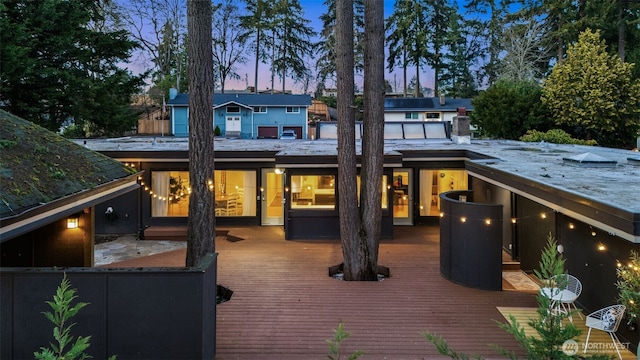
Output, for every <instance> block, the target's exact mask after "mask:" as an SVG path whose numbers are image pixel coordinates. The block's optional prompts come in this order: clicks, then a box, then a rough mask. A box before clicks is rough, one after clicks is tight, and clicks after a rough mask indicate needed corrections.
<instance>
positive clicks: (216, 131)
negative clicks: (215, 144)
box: [213, 125, 222, 136]
mask: <svg viewBox="0 0 640 360" xmlns="http://www.w3.org/2000/svg"><path fill="white" fill-rule="evenodd" d="M220 134H222V131H220V126H218V125H216V127H215V129H213V135H215V136H220Z"/></svg>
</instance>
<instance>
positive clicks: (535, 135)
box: [520, 129, 598, 146]
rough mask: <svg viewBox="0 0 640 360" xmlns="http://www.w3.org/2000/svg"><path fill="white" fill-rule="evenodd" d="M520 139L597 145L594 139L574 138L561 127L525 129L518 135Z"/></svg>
mask: <svg viewBox="0 0 640 360" xmlns="http://www.w3.org/2000/svg"><path fill="white" fill-rule="evenodd" d="M520 141H524V142H540V141H545V142H548V143H552V144H578V145H591V146H594V145H598V142H597V141H595V140H581V139H574V138H572V137H571V135H569V134H568V133H567V132H565V131H564V130H561V129H551V130H549V131H547V132H541V131H538V130H527V132H526V133H525V134H524V135H522V136H521V137H520Z"/></svg>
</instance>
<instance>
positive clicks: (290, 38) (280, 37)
mask: <svg viewBox="0 0 640 360" xmlns="http://www.w3.org/2000/svg"><path fill="white" fill-rule="evenodd" d="M274 10H275V11H274V15H275V16H274V19H275V22H274V26H273V27H272V29H273V30H274V40H275V41H274V45H275V46H274V49H275V53H274V54H275V57H274V58H273V59H272V62H273V64H272V71H274V72H275V73H278V74H279V76H280V79H281V81H282V92H283V93H284V92H285V90H286V78H287V76H290V77H291V78H293V79H294V80H295V81H298V80H301V79H303V78H304V76H305V75H306V74H307V72H308V71H309V70H308V68H307V64H306V62H305V61H304V59H305V57H306V56H308V55H311V54H312V53H313V43H312V42H311V38H312V37H313V36H315V32H314V31H313V29H312V28H311V27H310V26H309V25H308V23H309V20H307V19H305V18H304V17H302V16H301V15H300V14H302V13H303V10H302V6H301V5H300V1H299V0H278V1H277V2H276V4H275V5H274ZM272 88H273V87H272Z"/></svg>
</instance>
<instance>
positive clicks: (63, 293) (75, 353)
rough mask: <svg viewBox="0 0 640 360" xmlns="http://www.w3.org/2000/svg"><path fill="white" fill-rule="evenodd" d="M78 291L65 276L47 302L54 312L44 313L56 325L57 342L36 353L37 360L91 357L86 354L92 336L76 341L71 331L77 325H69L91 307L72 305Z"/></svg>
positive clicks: (79, 304) (82, 304)
mask: <svg viewBox="0 0 640 360" xmlns="http://www.w3.org/2000/svg"><path fill="white" fill-rule="evenodd" d="M76 291H77V290H76V289H72V288H71V283H70V282H69V280H68V279H67V274H64V276H63V277H62V282H61V283H60V286H58V289H57V290H56V293H55V295H54V296H53V301H47V302H46V303H47V304H49V306H50V307H51V309H52V310H53V311H52V312H51V311H47V312H43V314H44V316H45V317H46V318H47V319H49V321H51V322H52V323H53V324H54V325H55V327H54V328H53V338H54V339H55V341H56V342H55V343H49V345H50V348H45V347H41V348H40V351H39V352H34V353H33V356H34V357H35V358H36V359H37V360H74V359H87V358H90V357H91V356H89V355H87V354H86V353H85V351H86V350H87V349H88V348H89V345H90V344H89V340H91V336H79V337H78V338H77V339H75V341H74V336H72V335H71V329H72V328H73V326H74V325H75V323H70V324H69V323H68V321H69V320H70V319H71V318H72V317H74V316H75V315H77V314H78V312H79V311H80V310H81V309H82V308H84V307H85V306H87V305H89V304H88V303H84V302H77V303H75V305H73V304H72V302H73V301H74V300H75V299H76V298H77V297H78V296H77V295H76ZM115 358H116V357H115V356H112V357H110V358H109V359H110V360H115Z"/></svg>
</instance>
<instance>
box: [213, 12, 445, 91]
mask: <svg viewBox="0 0 640 360" xmlns="http://www.w3.org/2000/svg"><path fill="white" fill-rule="evenodd" d="M394 2H395V1H393V0H385V1H384V6H385V12H384V13H385V17H386V16H388V15H389V14H391V13H392V12H393V4H394ZM300 4H301V5H302V8H303V9H304V14H303V17H304V18H306V19H308V20H310V21H311V22H310V23H309V25H310V26H311V27H312V28H313V29H314V30H315V31H316V32H320V30H321V29H322V22H321V21H320V15H322V14H324V13H326V11H327V10H326V5H325V4H324V0H300ZM315 40H316V41H317V40H318V39H315ZM385 65H386V58H385ZM254 66H255V62H254V59H253V58H250V59H249V61H248V62H247V63H246V64H244V65H242V66H241V67H239V71H238V74H239V75H240V76H241V77H242V80H237V81H227V83H226V86H225V90H231V89H233V90H243V89H245V88H246V85H247V83H248V85H249V86H253V84H254V81H255V80H254ZM310 66H311V67H315V63H311V64H310ZM410 71H412V72H413V74H411V73H409V75H408V78H409V79H410V78H411V77H413V76H414V75H415V69H413V70H410ZM394 74H395V77H394ZM394 74H387V75H385V78H386V80H389V82H390V83H391V86H392V87H393V86H394V79H395V83H396V85H397V86H396V87H397V91H402V71H401V70H397V71H395V72H394ZM420 79H421V82H422V83H423V84H425V81H426V86H427V87H431V88H433V85H432V83H433V74H432V73H431V71H428V70H427V71H422V72H421V75H420ZM356 83H357V84H358V87H359V88H360V90H362V78H361V76H358V75H356ZM285 85H286V88H287V90H292V91H293V92H294V93H301V92H302V86H301V85H300V84H295V83H294V82H293V80H291V79H287V80H286V83H285ZM326 85H327V86H328V87H332V86H335V84H330V83H328V84H326ZM258 86H259V88H260V89H266V88H271V72H270V71H269V67H268V66H267V65H265V64H260V70H259V79H258ZM274 88H275V89H276V90H280V89H282V82H280V80H279V78H278V77H277V76H276V78H275V86H274ZM315 88H316V83H315V81H313V82H312V83H311V85H310V87H309V91H311V92H313V91H315Z"/></svg>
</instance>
